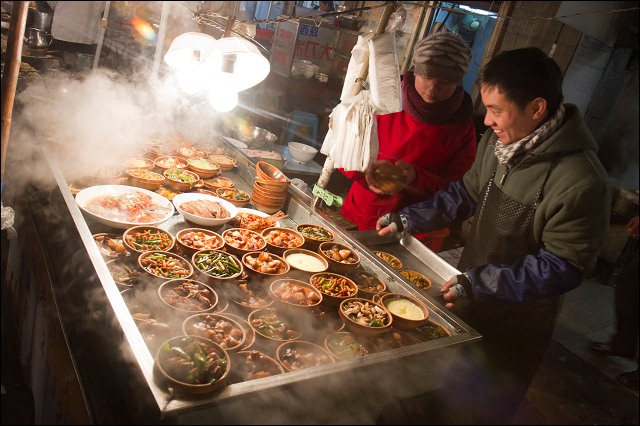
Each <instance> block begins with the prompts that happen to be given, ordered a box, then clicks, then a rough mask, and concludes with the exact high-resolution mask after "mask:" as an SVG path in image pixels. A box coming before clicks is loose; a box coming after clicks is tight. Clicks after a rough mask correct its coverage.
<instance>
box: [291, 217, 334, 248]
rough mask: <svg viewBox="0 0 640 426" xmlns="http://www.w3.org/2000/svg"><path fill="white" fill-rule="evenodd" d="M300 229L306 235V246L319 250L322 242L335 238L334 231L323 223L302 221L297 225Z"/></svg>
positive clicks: (297, 229)
mask: <svg viewBox="0 0 640 426" xmlns="http://www.w3.org/2000/svg"><path fill="white" fill-rule="evenodd" d="M296 231H298V232H299V233H300V234H301V235H302V236H303V237H304V246H303V247H304V248H306V249H309V250H312V251H318V248H319V247H320V244H321V243H325V242H328V241H333V240H334V238H335V237H334V235H333V232H331V231H329V230H328V229H327V228H325V227H324V226H321V225H314V224H311V223H301V224H299V225H297V226H296Z"/></svg>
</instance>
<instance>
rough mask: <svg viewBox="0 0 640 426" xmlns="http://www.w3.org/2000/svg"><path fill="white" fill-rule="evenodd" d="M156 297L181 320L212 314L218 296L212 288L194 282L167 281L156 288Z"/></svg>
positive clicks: (181, 280)
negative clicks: (190, 316)
mask: <svg viewBox="0 0 640 426" xmlns="http://www.w3.org/2000/svg"><path fill="white" fill-rule="evenodd" d="M158 296H159V297H160V300H162V302H163V303H164V304H165V305H167V306H169V307H170V308H171V309H172V310H173V311H174V312H177V313H178V314H179V316H181V317H182V318H185V317H187V316H189V315H195V314H200V313H210V312H213V311H214V310H215V309H216V306H217V305H218V294H217V293H216V292H215V291H214V290H213V288H211V287H210V286H208V285H207V284H205V283H203V282H201V281H196V280H189V279H177V280H170V281H167V282H165V283H163V284H161V285H160V287H158Z"/></svg>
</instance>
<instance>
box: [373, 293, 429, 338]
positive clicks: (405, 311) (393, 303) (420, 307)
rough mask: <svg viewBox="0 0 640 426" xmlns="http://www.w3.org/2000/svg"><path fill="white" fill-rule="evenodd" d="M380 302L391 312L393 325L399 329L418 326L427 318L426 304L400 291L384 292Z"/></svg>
mask: <svg viewBox="0 0 640 426" xmlns="http://www.w3.org/2000/svg"><path fill="white" fill-rule="evenodd" d="M380 303H381V304H382V305H383V306H384V307H385V308H386V309H387V310H388V311H389V312H390V313H391V316H392V317H393V326H394V327H395V328H399V329H400V330H410V329H412V328H416V327H420V326H421V325H423V324H425V323H426V322H427V321H428V320H429V310H428V309H427V306H426V305H425V304H424V303H422V302H421V301H420V300H418V299H416V298H415V297H412V296H408V295H406V294H401V293H384V294H382V295H381V296H380Z"/></svg>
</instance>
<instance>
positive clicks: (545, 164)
mask: <svg viewBox="0 0 640 426" xmlns="http://www.w3.org/2000/svg"><path fill="white" fill-rule="evenodd" d="M565 108H566V115H565V123H564V124H563V125H562V127H561V128H560V129H559V130H558V131H556V132H555V133H554V134H553V135H552V136H551V137H550V138H548V139H547V140H546V141H544V142H543V143H542V144H541V145H539V146H537V147H536V148H534V149H533V150H531V151H530V152H528V153H527V154H526V155H525V157H524V158H523V160H522V161H520V162H519V163H518V164H517V165H515V166H513V167H511V168H509V167H507V166H504V165H500V164H498V161H497V158H496V156H495V153H494V148H493V146H494V144H495V143H496V141H497V137H496V136H495V133H494V132H493V131H492V130H490V129H489V130H487V132H486V133H485V134H484V136H483V137H482V140H481V141H480V143H479V146H478V152H477V156H476V161H475V162H474V163H473V165H472V166H471V169H470V170H469V171H468V172H467V173H466V174H465V175H464V177H463V184H464V187H465V189H466V190H467V192H468V193H469V196H470V197H471V198H472V199H473V200H474V201H475V202H476V203H477V202H478V195H479V194H480V193H481V191H482V189H483V187H484V185H485V184H486V182H487V181H488V180H489V178H491V175H492V173H493V172H494V170H495V171H496V174H495V183H496V185H497V186H498V187H499V188H500V189H501V190H502V191H503V192H504V193H505V194H507V195H509V196H510V197H512V198H514V199H515V200H518V201H519V202H521V203H523V204H526V205H532V204H533V202H534V200H535V197H536V193H537V191H538V189H539V188H540V186H541V185H542V182H543V180H544V178H545V176H546V174H547V170H548V168H549V167H550V166H551V164H552V161H550V160H552V159H553V160H555V159H556V158H557V159H558V161H557V164H556V166H555V167H554V169H553V170H552V172H551V174H550V175H549V178H548V180H547V182H546V184H545V185H544V190H543V193H542V200H541V202H540V205H539V206H538V208H537V209H536V212H535V218H534V236H535V239H536V242H538V243H540V242H541V243H542V247H543V248H544V249H545V250H547V251H549V252H551V253H553V254H555V255H556V256H558V257H560V258H563V259H566V260H568V261H570V262H571V263H572V264H573V265H575V266H576V267H577V268H578V269H579V270H580V272H582V273H584V272H586V271H588V270H590V269H591V268H592V267H593V266H594V265H595V262H596V260H597V257H598V254H599V253H600V250H601V248H602V247H603V245H604V242H605V239H606V238H607V235H608V232H609V218H610V208H611V196H612V191H611V186H610V184H609V179H608V176H607V173H606V171H605V169H604V167H603V166H602V164H601V163H600V160H599V159H598V157H597V155H596V151H597V148H598V146H597V143H596V141H595V140H594V138H593V136H592V135H591V132H590V131H589V130H588V128H587V126H586V124H585V122H584V120H583V119H582V117H581V115H580V112H579V111H578V108H577V107H576V106H575V105H572V104H565ZM576 150H577V151H578V152H575V151H576Z"/></svg>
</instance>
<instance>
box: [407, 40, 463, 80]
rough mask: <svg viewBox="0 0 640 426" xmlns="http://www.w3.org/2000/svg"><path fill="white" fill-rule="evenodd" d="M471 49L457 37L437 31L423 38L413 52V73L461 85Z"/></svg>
mask: <svg viewBox="0 0 640 426" xmlns="http://www.w3.org/2000/svg"><path fill="white" fill-rule="evenodd" d="M470 58H471V48H469V46H468V45H467V43H466V42H465V41H464V40H463V39H462V37H460V36H459V35H457V34H455V33H451V32H447V31H438V32H436V33H433V34H431V35H429V36H428V37H426V38H423V39H422V40H421V41H420V42H419V43H418V44H417V45H416V48H415V50H414V52H413V67H414V69H413V73H414V74H415V75H421V76H424V77H430V78H439V79H442V80H446V81H451V82H454V83H458V84H462V78H463V77H464V75H465V74H466V73H467V69H468V68H469V59H470Z"/></svg>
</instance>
